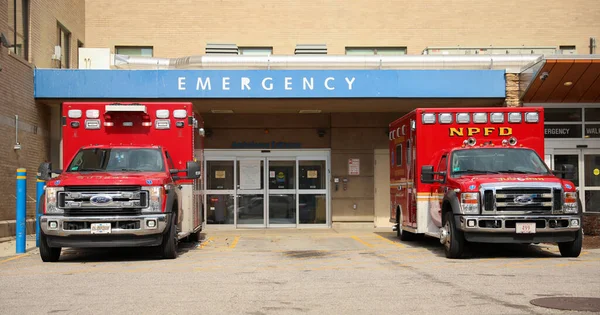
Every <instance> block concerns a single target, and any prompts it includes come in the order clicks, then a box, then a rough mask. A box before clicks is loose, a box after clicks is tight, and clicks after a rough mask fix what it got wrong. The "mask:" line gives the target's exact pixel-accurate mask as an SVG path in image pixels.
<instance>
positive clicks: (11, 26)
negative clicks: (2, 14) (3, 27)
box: [7, 0, 29, 60]
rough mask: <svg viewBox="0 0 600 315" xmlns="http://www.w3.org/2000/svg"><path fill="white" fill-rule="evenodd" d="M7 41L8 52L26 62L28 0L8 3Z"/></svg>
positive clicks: (27, 53) (11, 0)
mask: <svg viewBox="0 0 600 315" xmlns="http://www.w3.org/2000/svg"><path fill="white" fill-rule="evenodd" d="M15 4H16V6H15ZM7 40H8V42H9V46H8V49H9V51H10V52H11V53H13V54H15V55H18V56H21V57H23V58H24V59H26V60H27V58H28V56H29V0H16V1H14V0H9V1H8V38H7Z"/></svg>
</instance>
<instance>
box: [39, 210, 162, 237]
mask: <svg viewBox="0 0 600 315" xmlns="http://www.w3.org/2000/svg"><path fill="white" fill-rule="evenodd" d="M169 215H170V214H167V213H165V214H148V215H137V216H118V217H117V216H111V217H99V216H90V217H65V216H56V215H43V216H41V217H40V228H41V230H42V232H43V233H44V234H45V235H49V236H74V235H98V234H92V232H91V229H90V228H89V226H90V224H91V223H114V225H116V226H118V225H119V223H123V222H127V223H130V224H131V223H135V222H137V223H138V224H136V225H137V226H136V228H125V229H124V228H111V231H110V234H109V235H137V236H144V235H154V234H162V233H163V232H164V231H165V230H166V228H167V222H169ZM153 220H154V221H156V224H155V226H154V227H150V226H149V225H148V222H149V221H153ZM52 222H56V228H51V227H50V226H51V223H52ZM69 223H74V224H75V225H79V226H81V225H83V226H87V228H82V229H65V227H66V226H67V225H69ZM99 235H106V234H99Z"/></svg>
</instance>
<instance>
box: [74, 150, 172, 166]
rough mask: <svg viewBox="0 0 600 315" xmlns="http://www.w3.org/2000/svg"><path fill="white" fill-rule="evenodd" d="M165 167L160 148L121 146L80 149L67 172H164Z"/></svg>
mask: <svg viewBox="0 0 600 315" xmlns="http://www.w3.org/2000/svg"><path fill="white" fill-rule="evenodd" d="M164 169H165V165H164V163H163V155H162V152H161V151H160V150H158V149H146V148H143V149H142V148H119V149H114V148H113V149H83V150H80V151H79V152H78V153H77V155H76V156H75V158H74V159H73V161H72V162H71V165H69V168H68V169H67V172H162V171H164Z"/></svg>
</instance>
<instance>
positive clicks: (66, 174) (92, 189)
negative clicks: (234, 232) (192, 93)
mask: <svg viewBox="0 0 600 315" xmlns="http://www.w3.org/2000/svg"><path fill="white" fill-rule="evenodd" d="M62 135H63V136H62V152H63V165H62V168H61V169H60V170H52V166H51V165H50V163H43V164H42V165H41V166H40V170H39V172H40V174H39V176H40V178H41V179H43V180H45V181H46V187H45V191H44V195H43V196H42V198H41V203H42V205H41V207H40V209H42V210H41V211H43V214H42V216H41V218H40V222H39V224H40V231H41V233H40V255H41V258H42V260H43V261H52V262H54V261H58V260H59V258H60V253H61V249H62V248H63V247H138V246H154V247H156V248H157V249H158V250H159V251H160V254H161V255H162V257H163V258H167V259H172V258H176V257H177V245H178V242H179V241H180V240H181V239H183V238H185V237H188V239H195V240H197V239H198V238H199V235H200V231H201V230H202V228H203V224H204V220H203V217H202V215H203V211H202V204H203V203H202V196H203V195H202V186H201V173H202V166H203V162H202V161H203V143H204V141H203V135H204V129H203V121H202V120H201V118H200V117H199V116H197V115H195V114H194V112H193V107H192V104H191V103H158V102H157V103H145V102H143V103H109V102H102V103H100V102H81V103H78V102H67V103H63V105H62ZM53 174H59V175H58V176H56V177H55V176H53Z"/></svg>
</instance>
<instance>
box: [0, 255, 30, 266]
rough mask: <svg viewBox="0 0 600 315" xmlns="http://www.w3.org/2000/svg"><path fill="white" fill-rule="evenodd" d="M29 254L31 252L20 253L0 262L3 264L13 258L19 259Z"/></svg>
mask: <svg viewBox="0 0 600 315" xmlns="http://www.w3.org/2000/svg"><path fill="white" fill-rule="evenodd" d="M28 255H29V254H21V255H18V256H14V257H11V258H7V259H4V260H0V264H3V263H5V262H9V261H12V260H17V259H20V258H23V257H25V256H28Z"/></svg>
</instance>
